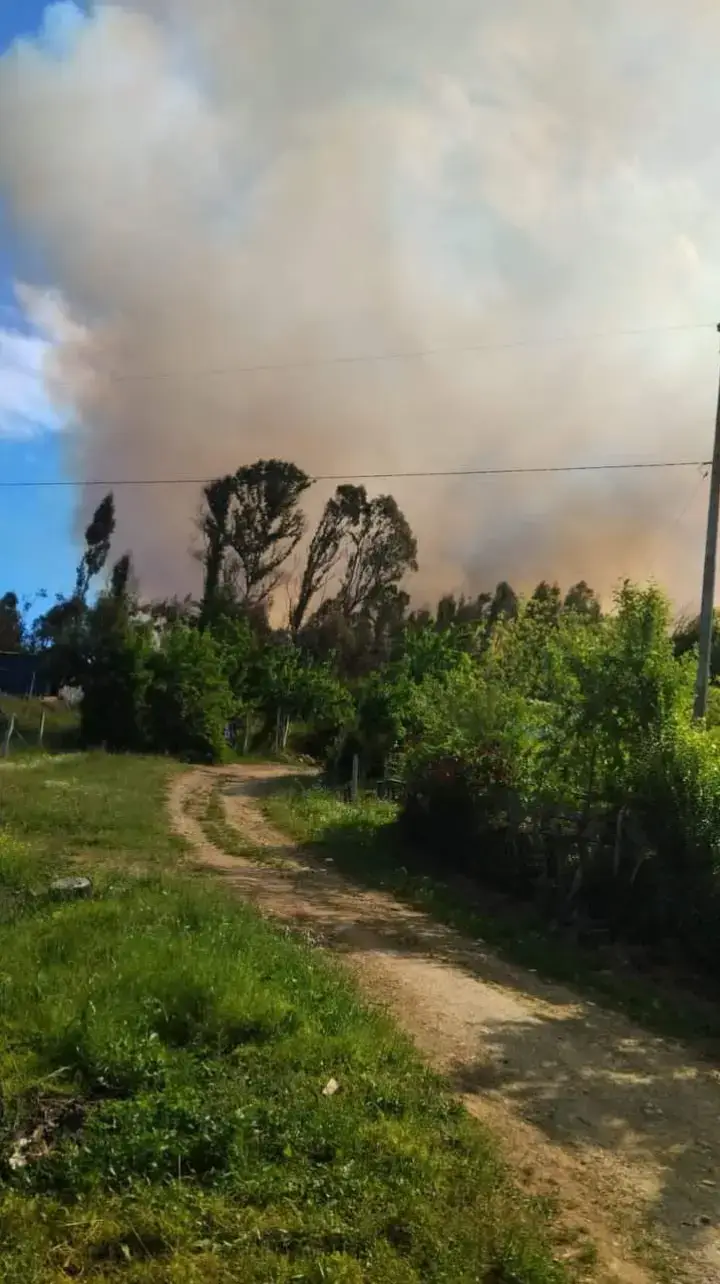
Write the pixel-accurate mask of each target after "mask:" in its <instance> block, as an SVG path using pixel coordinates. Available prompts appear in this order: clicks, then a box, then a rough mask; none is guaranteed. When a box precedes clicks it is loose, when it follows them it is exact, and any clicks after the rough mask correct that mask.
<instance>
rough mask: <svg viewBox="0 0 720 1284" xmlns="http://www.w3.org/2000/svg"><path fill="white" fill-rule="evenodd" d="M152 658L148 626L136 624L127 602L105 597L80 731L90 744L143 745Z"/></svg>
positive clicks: (93, 622) (90, 643) (91, 647)
mask: <svg viewBox="0 0 720 1284" xmlns="http://www.w3.org/2000/svg"><path fill="white" fill-rule="evenodd" d="M149 656H150V639H149V634H148V632H147V629H145V628H143V627H138V626H137V625H136V624H133V623H132V622H131V620H130V619H129V616H128V612H127V609H126V607H125V605H124V604H123V603H119V602H116V601H114V600H113V599H109V598H101V599H100V601H99V602H98V605H97V606H96V607H95V609H94V610H93V611H92V612H91V613H90V616H89V621H88V627H87V638H86V640H85V644H84V655H83V665H82V684H83V692H84V694H83V699H82V703H81V706H80V731H81V736H82V739H83V742H84V743H85V744H86V745H90V746H98V745H105V746H107V748H108V749H111V750H128V749H134V750H139V749H141V748H142V746H143V738H144V730H143V717H144V708H145V697H146V692H147V687H148V682H149V678H150V674H149V670H148V659H149Z"/></svg>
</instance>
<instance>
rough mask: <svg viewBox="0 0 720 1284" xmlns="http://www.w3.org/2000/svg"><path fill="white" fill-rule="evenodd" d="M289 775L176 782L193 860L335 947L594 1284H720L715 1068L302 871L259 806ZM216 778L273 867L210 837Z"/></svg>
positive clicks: (403, 913) (371, 897)
mask: <svg viewBox="0 0 720 1284" xmlns="http://www.w3.org/2000/svg"><path fill="white" fill-rule="evenodd" d="M282 774H284V773H283V771H282V769H281V768H277V767H271V766H267V767H264V766H263V767H235V768H229V769H221V770H220V771H219V772H217V771H216V772H212V771H205V770H200V769H199V770H196V771H193V772H189V773H187V774H185V775H184V776H182V777H180V778H178V779H176V781H175V783H174V786H173V792H172V796H171V800H170V807H171V815H172V820H173V824H174V826H175V828H176V829H177V831H178V832H179V833H181V834H182V835H183V836H184V837H185V838H186V839H187V840H188V841H189V843H190V844H191V845H192V848H193V849H194V852H195V854H196V858H197V859H198V861H199V862H201V863H202V864H203V865H206V866H209V867H211V868H212V869H214V870H215V871H216V872H217V874H218V875H219V876H222V877H223V878H224V879H225V880H226V881H227V883H228V885H229V886H230V887H231V888H232V890H233V891H234V892H236V893H237V894H239V895H240V896H242V897H243V898H244V899H246V900H248V901H251V902H253V903H255V904H256V905H258V907H259V908H260V909H262V910H263V911H264V912H266V913H268V914H272V915H275V916H277V917H279V918H281V919H284V920H286V921H289V922H293V923H297V924H300V925H302V926H303V927H305V928H307V929H308V930H309V931H311V932H312V933H313V935H314V936H315V937H317V938H318V939H319V941H320V942H321V943H322V944H324V945H327V946H328V947H330V948H332V949H333V950H335V951H341V952H342V953H343V955H344V956H345V957H346V958H347V962H348V964H349V965H350V966H351V967H352V968H353V971H354V972H355V973H356V975H357V977H358V979H359V981H360V983H361V985H362V987H363V988H364V989H365V990H366V992H367V993H368V994H369V995H370V996H371V997H372V998H374V999H375V1000H378V1001H380V1002H382V1003H383V1004H385V1005H387V1006H388V1007H389V1008H390V1009H391V1011H392V1013H393V1015H394V1017H395V1019H396V1020H397V1021H398V1023H399V1024H400V1025H401V1026H402V1027H403V1028H404V1029H405V1030H406V1031H407V1032H408V1033H409V1034H410V1035H411V1036H412V1037H413V1039H414V1040H415V1042H416V1044H417V1046H418V1048H419V1049H420V1050H421V1052H422V1053H423V1055H424V1056H425V1057H426V1058H427V1060H428V1061H429V1062H431V1063H432V1065H433V1066H435V1067H436V1068H437V1069H439V1070H441V1071H442V1072H443V1073H445V1074H446V1075H447V1076H448V1078H449V1079H450V1081H451V1083H452V1084H453V1086H454V1087H455V1089H456V1091H457V1092H458V1093H459V1094H460V1095H461V1096H462V1098H463V1100H464V1102H465V1104H466V1106H467V1108H468V1110H470V1111H471V1112H472V1113H473V1114H474V1115H476V1116H477V1117H478V1118H479V1119H481V1120H483V1122H485V1123H486V1124H487V1125H488V1126H489V1127H490V1128H491V1129H492V1131H493V1132H494V1133H495V1134H496V1136H498V1137H499V1138H500V1139H501V1141H502V1143H503V1146H504V1149H505V1153H506V1155H507V1158H508V1160H509V1162H510V1163H511V1164H512V1166H513V1167H514V1169H515V1171H516V1172H517V1174H518V1177H519V1179H520V1181H522V1182H523V1184H524V1185H525V1186H526V1188H527V1189H528V1190H530V1191H532V1192H534V1193H542V1194H555V1195H557V1197H558V1200H559V1205H560V1207H561V1208H562V1210H563V1218H564V1219H565V1220H566V1222H567V1224H568V1226H570V1227H572V1228H578V1229H580V1231H582V1232H584V1233H587V1234H589V1235H590V1236H591V1237H592V1239H593V1240H594V1242H595V1244H596V1247H597V1252H598V1270H597V1278H598V1280H602V1281H615V1282H616V1284H649V1282H650V1281H653V1282H654V1281H659V1280H665V1279H667V1280H680V1279H685V1278H687V1279H688V1280H690V1281H692V1282H693V1284H720V1073H718V1071H717V1070H716V1069H715V1068H714V1067H712V1066H710V1065H707V1064H704V1063H702V1062H701V1061H698V1060H696V1059H694V1058H693V1056H692V1055H691V1054H690V1053H689V1052H688V1051H687V1049H685V1048H683V1047H681V1046H680V1045H679V1044H674V1043H671V1042H669V1041H665V1040H661V1039H658V1038H656V1037H654V1036H652V1035H649V1034H647V1033H646V1032H644V1031H642V1030H641V1029H638V1028H636V1027H634V1026H633V1025H631V1024H630V1023H629V1022H628V1021H626V1020H625V1019H624V1018H623V1017H621V1016H619V1015H617V1014H616V1013H612V1012H607V1011H604V1010H603V1009H601V1008H599V1007H597V1006H596V1005H594V1004H592V1003H590V1002H588V1001H587V1000H584V999H581V998H579V997H578V996H577V995H575V994H573V993H571V992H570V991H569V990H566V989H564V988H563V987H560V986H555V985H550V984H546V983H544V982H542V981H540V980H539V979H538V978H537V977H536V976H534V975H533V974H532V973H529V972H524V971H522V970H521V969H519V968H513V967H510V966H508V965H507V964H505V963H503V962H501V961H500V960H498V959H497V958H496V957H494V956H493V955H492V953H490V952H486V951H485V950H484V949H483V948H482V946H481V945H478V943H472V942H469V941H466V940H464V939H463V938H461V937H460V936H458V935H457V934H455V933H454V932H452V931H451V930H449V929H447V928H444V927H442V926H439V925H438V924H436V923H433V922H432V921H431V920H430V919H428V918H427V917H426V916H424V915H423V914H421V913H419V912H417V911H414V910H412V909H409V908H407V907H406V906H403V905H402V904H400V903H399V902H397V901H396V900H394V899H393V898H392V897H390V896H388V895H385V894H383V893H381V892H374V891H373V892H368V891H365V890H362V889H360V888H358V887H356V886H354V885H352V884H350V883H348V882H347V881H345V880H343V879H341V878H340V877H339V876H338V875H337V874H336V873H334V872H333V870H332V865H331V864H327V865H325V866H322V865H317V864H315V863H312V862H310V861H309V860H308V859H307V857H306V856H305V855H304V853H302V852H300V851H298V849H297V848H295V847H293V844H292V843H291V842H290V841H289V840H288V839H287V838H285V837H283V836H282V835H281V834H279V833H278V832H276V831H274V830H272V828H271V827H270V826H269V825H268V823H267V821H266V820H265V818H264V817H263V815H262V812H261V811H260V808H259V805H258V802H257V798H258V796H259V795H260V794H262V793H263V792H265V791H266V790H267V788H268V784H269V783H270V784H271V783H272V781H273V779H277V778H278V776H281V775H282ZM218 779H220V782H221V784H222V790H223V793H222V797H223V805H224V808H225V813H226V820H227V822H228V824H229V825H231V826H233V827H234V828H236V829H237V830H238V831H239V832H240V833H241V834H242V835H243V837H244V838H246V839H247V840H248V842H249V843H251V844H252V846H253V847H254V848H258V849H259V848H262V849H263V851H264V853H265V854H266V857H267V860H266V862H259V861H253V862H251V861H246V860H243V859H239V858H238V857H236V856H232V855H228V854H227V853H226V852H225V851H224V850H222V849H221V847H220V846H218V845H217V843H216V842H215V843H214V842H211V841H209V839H208V837H207V835H206V833H205V831H204V829H203V826H202V823H201V816H202V810H203V800H204V798H205V797H206V796H207V794H208V793H209V792H210V790H211V789H212V788H213V786H214V785H217V783H218ZM648 1237H649V1240H650V1241H651V1243H650V1244H649V1242H648ZM652 1243H654V1244H655V1245H656V1250H655V1249H653V1248H652ZM570 1251H571V1250H569V1252H570ZM648 1254H650V1255H648Z"/></svg>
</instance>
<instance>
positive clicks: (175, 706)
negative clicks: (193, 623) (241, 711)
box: [145, 624, 235, 762]
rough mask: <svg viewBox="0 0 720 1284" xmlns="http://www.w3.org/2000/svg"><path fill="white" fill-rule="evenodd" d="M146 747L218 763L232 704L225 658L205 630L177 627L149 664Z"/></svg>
mask: <svg viewBox="0 0 720 1284" xmlns="http://www.w3.org/2000/svg"><path fill="white" fill-rule="evenodd" d="M148 671H149V675H150V681H149V684H148V689H147V694H146V700H145V731H146V736H147V741H148V745H149V747H150V748H151V749H153V750H155V751H156V752H158V753H171V754H175V755H176V756H177V757H179V758H187V759H189V760H191V761H193V762H217V761H218V760H219V759H221V758H222V756H223V753H224V749H225V728H226V726H227V724H228V721H229V720H230V718H231V717H232V714H233V710H234V708H235V701H234V699H233V694H232V691H231V689H230V685H229V682H228V679H227V675H226V669H225V665H224V663H223V655H222V652H221V650H220V648H219V647H218V645H217V643H216V642H215V641H214V639H213V638H212V637H211V635H210V634H209V633H207V632H205V633H203V632H200V631H199V630H198V629H194V628H190V627H189V626H188V625H185V624H175V625H173V626H172V627H171V628H169V629H167V631H166V632H165V633H164V634H163V636H162V639H161V642H160V645H159V647H158V649H157V650H156V651H154V652H153V653H152V654H151V656H150V657H149V660H148Z"/></svg>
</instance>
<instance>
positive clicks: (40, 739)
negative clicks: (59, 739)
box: [38, 709, 45, 749]
mask: <svg viewBox="0 0 720 1284" xmlns="http://www.w3.org/2000/svg"><path fill="white" fill-rule="evenodd" d="M44 735H45V710H44V709H43V711H42V714H41V716H40V732H39V734H38V745H39V746H40V748H41V749H42V743H43V737H44Z"/></svg>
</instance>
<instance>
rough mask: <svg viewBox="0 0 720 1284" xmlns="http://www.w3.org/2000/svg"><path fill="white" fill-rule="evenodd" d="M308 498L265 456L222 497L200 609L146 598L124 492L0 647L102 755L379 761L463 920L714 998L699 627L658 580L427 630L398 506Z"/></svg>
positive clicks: (409, 828)
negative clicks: (116, 552) (482, 921)
mask: <svg viewBox="0 0 720 1284" xmlns="http://www.w3.org/2000/svg"><path fill="white" fill-rule="evenodd" d="M311 484H312V483H311V479H310V477H308V476H307V475H306V474H305V473H304V472H303V471H302V470H301V469H299V468H298V467H297V466H296V465H295V464H293V463H291V462H288V461H283V460H258V461H257V462H256V463H254V464H250V465H243V466H242V467H240V468H239V469H238V470H237V471H236V472H235V473H232V474H228V475H227V476H224V477H219V478H217V479H215V480H214V481H213V482H211V483H209V484H208V485H207V486H205V487H204V488H203V491H202V494H201V496H200V500H201V510H200V516H199V521H198V540H199V544H198V548H197V553H198V557H199V560H200V562H201V565H202V571H203V587H202V593H201V595H200V596H199V598H198V599H197V600H193V599H190V598H188V599H186V600H184V601H177V600H174V601H157V600H153V601H144V600H142V599H141V597H140V595H139V593H138V590H137V586H136V585H135V581H134V575H133V569H132V559H131V557H130V555H129V554H123V556H121V557H120V558H118V559H117V560H116V561H115V562H114V563H113V562H112V561H111V560H110V551H111V546H112V538H113V532H114V523H115V517H114V500H113V497H112V495H108V496H106V498H105V499H104V500H103V501H102V503H101V504H100V505H99V506H98V509H97V510H96V512H95V514H94V516H93V518H92V521H91V522H90V523H89V525H88V527H87V531H86V544H85V551H84V553H83V556H82V558H81V561H80V564H79V566H78V569H77V576H76V583H75V586H74V589H73V591H72V592H71V593H70V594H69V595H68V597H67V598H66V599H62V600H61V601H58V602H56V603H55V604H54V605H53V606H51V607H50V608H49V610H47V611H45V612H44V614H42V615H41V616H40V617H39V618H38V619H37V620H36V621H35V622H34V624H33V625H32V626H30V627H28V626H26V624H25V622H24V619H23V618H22V616H21V614H20V612H19V608H18V603H17V598H16V597H15V595H14V594H13V593H6V594H5V596H4V597H3V598H2V599H0V650H3V651H5V650H10V651H12V649H13V647H14V648H16V650H17V651H18V654H19V655H21V656H22V655H23V653H25V659H27V656H28V655H32V656H33V657H35V658H36V659H37V662H38V672H39V673H41V674H44V679H43V680H46V681H47V682H52V685H53V686H55V687H58V686H60V685H61V684H62V683H66V684H69V685H71V686H75V687H80V688H82V690H83V692H84V696H83V700H82V704H81V706H80V715H79V717H80V728H79V735H80V739H81V743H82V744H83V745H84V746H85V747H87V748H91V747H93V746H98V745H102V746H106V747H107V748H108V749H111V750H115V751H122V752H128V751H129V752H135V753H154V754H167V755H172V756H176V757H181V758H186V759H189V760H192V761H196V762H218V761H222V760H223V759H224V758H227V757H228V756H231V755H234V754H241V755H245V754H247V753H268V752H273V753H274V754H276V755H278V756H281V755H291V754H293V753H295V754H302V755H305V756H308V757H310V758H312V759H313V760H314V761H316V762H317V763H319V764H320V766H321V767H322V769H323V771H324V774H325V779H326V781H327V782H328V783H329V784H330V785H332V786H333V787H337V788H339V789H344V788H345V787H346V786H347V785H348V782H349V780H350V777H351V772H352V764H353V760H354V759H357V760H358V762H359V767H360V777H361V783H362V784H363V785H364V786H365V787H366V789H368V790H370V791H372V790H373V789H374V788H375V787H376V786H379V785H380V783H381V782H383V781H384V785H383V788H384V790H385V792H390V793H392V795H393V796H394V797H396V798H397V799H398V801H399V805H400V810H399V819H398V828H399V831H400V833H401V838H402V842H401V844H400V846H399V848H397V853H399V854H397V855H396V856H395V855H392V853H390V855H389V856H388V854H387V849H386V857H387V859H388V860H389V861H390V862H392V861H393V860H395V861H396V863H397V861H398V860H399V861H400V862H401V864H402V865H403V866H405V867H406V868H407V869H408V872H409V874H410V875H412V876H413V877H415V876H416V875H419V876H422V877H425V878H429V879H431V880H432V882H433V886H434V889H435V890H434V892H433V896H434V899H435V902H436V904H439V902H440V901H441V900H442V901H443V903H445V901H446V899H447V898H446V895H445V892H443V893H442V895H441V891H440V889H441V888H450V887H451V886H456V885H457V884H458V881H459V880H462V881H463V883H464V891H463V894H462V895H463V900H464V901H465V903H466V904H468V903H469V902H471V901H473V899H481V898H480V893H481V892H483V893H485V894H486V895H487V893H488V891H491V892H492V893H493V894H494V895H496V896H499V897H502V898H505V900H506V901H507V903H508V904H510V903H512V904H513V905H514V906H515V907H522V912H523V914H525V916H526V918H527V920H528V921H530V922H532V921H536V922H537V924H538V925H539V928H538V930H539V931H540V932H541V934H542V935H543V936H544V937H545V938H547V942H548V944H547V945H544V946H543V949H544V950H545V952H546V955H547V956H548V957H549V956H550V954H551V953H554V957H555V959H556V962H557V960H558V959H560V958H568V957H569V956H568V951H569V950H570V947H573V948H574V947H575V946H581V947H582V948H583V949H590V948H591V947H592V948H594V949H595V951H596V958H597V961H598V966H597V967H596V968H595V969H594V971H595V972H597V973H598V974H600V973H602V972H607V971H610V973H611V974H612V973H613V971H614V970H615V960H617V959H618V958H619V957H620V955H621V953H622V952H625V954H626V955H627V957H628V958H630V959H631V961H632V962H634V963H635V964H636V965H638V966H640V967H650V968H653V969H657V968H662V969H665V970H666V971H667V972H668V973H670V974H674V975H678V976H682V975H685V974H689V975H691V976H692V977H693V978H697V979H698V985H697V988H699V989H702V990H704V991H705V992H706V993H707V994H708V996H709V998H710V999H713V1000H714V999H716V997H717V983H718V980H719V979H720V877H719V871H720V730H719V729H718V723H720V691H719V690H718V688H717V687H716V686H713V688H712V691H711V702H710V710H709V713H708V716H707V718H706V719H705V720H704V721H703V722H702V723H699V724H698V723H693V721H692V717H691V706H692V688H693V677H694V668H695V653H694V645H695V641H696V636H697V630H696V626H695V624H694V623H693V622H692V621H689V622H682V623H681V624H680V625H675V624H674V622H673V619H672V614H671V609H670V605H669V603H668V601H667V599H666V598H665V597H664V595H663V593H662V592H661V590H660V589H659V588H658V587H657V586H655V585H652V584H651V585H644V586H642V585H632V584H622V585H620V586H619V587H618V590H617V592H616V594H615V598H614V600H613V602H612V603H611V604H609V606H608V605H606V604H602V603H601V602H600V601H599V600H598V598H597V596H596V595H595V594H594V593H593V591H592V589H591V588H590V587H589V586H588V585H587V584H586V583H584V582H580V583H578V584H575V585H572V586H570V587H569V588H568V589H567V590H566V591H562V590H561V589H560V587H559V586H558V585H557V584H553V583H550V582H545V581H543V582H542V583H540V584H538V585H537V586H536V588H535V590H534V591H533V592H532V593H531V594H529V595H528V596H526V597H523V596H522V595H520V594H518V593H517V592H516V591H515V590H514V589H513V588H512V586H511V585H510V584H508V583H505V582H501V583H499V584H498V585H497V586H496V587H495V589H494V590H493V591H492V592H486V593H479V594H478V595H477V596H475V597H473V598H464V597H459V598H458V597H456V596H455V595H453V594H451V593H449V594H446V595H445V596H443V597H442V598H441V599H440V601H439V602H438V603H437V605H436V607H435V609H434V610H432V611H431V610H429V609H413V608H412V607H411V603H410V598H409V595H408V593H407V591H406V589H405V587H404V586H405V584H407V583H408V581H409V577H410V576H411V575H412V573H413V572H414V570H416V569H417V565H418V549H417V544H416V541H415V538H414V535H413V533H412V531H411V530H410V528H409V526H408V523H407V520H406V519H405V517H404V515H403V513H402V512H401V510H400V509H399V507H398V505H397V503H396V502H395V500H394V499H393V497H392V496H390V495H384V496H383V495H380V496H375V497H371V496H369V495H368V493H367V491H366V490H365V488H364V487H362V486H340V487H338V489H337V491H336V493H335V494H334V495H333V496H331V498H330V499H329V500H328V502H327V504H326V505H325V508H324V510H323V512H322V514H321V516H320V519H319V521H318V523H317V525H316V527H315V529H314V530H311V529H308V525H307V519H306V515H305V512H304V509H303V503H304V499H305V496H306V494H307V492H308V490H309V488H310V486H311ZM108 568H109V569H108ZM103 575H104V577H105V578H104V582H103V581H101V580H100V578H99V577H101V576H103ZM98 583H102V587H101V589H100V591H99V593H97V595H96V596H95V597H94V598H93V597H92V596H91V586H93V585H97V584H98ZM93 591H94V590H93ZM718 664H720V649H719V648H718V647H717V646H715V647H714V650H713V666H714V668H713V676H714V678H715V679H717V678H718V676H720V675H719V673H718V669H717V665H718ZM388 777H391V778H392V779H391V780H390V781H388ZM212 823H214V824H216V825H217V824H218V823H220V822H219V820H218V817H217V816H216V817H215V819H214V820H213V821H212ZM363 823H364V822H363ZM342 828H343V826H341V829H342ZM473 889H477V892H478V897H477V898H474V896H473ZM520 918H522V915H520ZM519 921H520V920H519V919H517V918H516V919H515V922H516V923H517V922H519ZM513 930H514V929H513ZM523 939H526V935H525V936H524V937H523ZM553 942H555V945H556V947H557V948H554V950H552V949H551V945H552V943H553ZM558 966H559V964H558ZM581 970H582V967H581V965H580V964H578V966H577V967H576V968H575V973H576V974H577V973H579V972H580V971H581ZM571 971H572V969H571ZM598 983H599V984H600V985H601V988H602V987H603V986H604V988H605V989H606V990H607V991H611V990H613V989H614V988H616V987H615V983H614V980H613V979H612V976H611V978H610V979H609V980H607V982H606V981H602V980H600V981H599V982H598ZM624 984H625V983H624V982H623V985H624ZM692 985H693V986H695V981H694V980H693V982H692ZM708 1019H709V1020H710V1023H711V1024H712V1023H713V1018H712V1014H711V1015H710V1017H709V1018H708Z"/></svg>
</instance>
